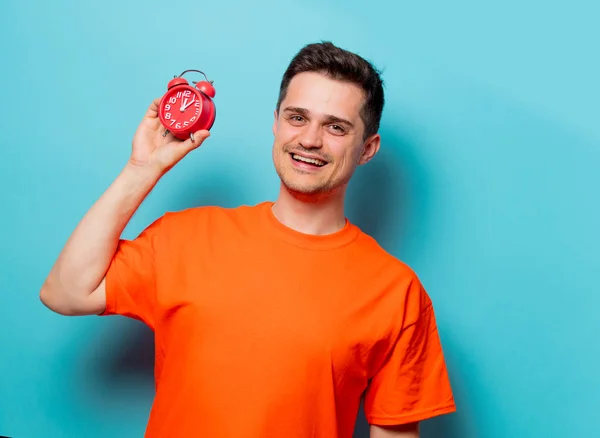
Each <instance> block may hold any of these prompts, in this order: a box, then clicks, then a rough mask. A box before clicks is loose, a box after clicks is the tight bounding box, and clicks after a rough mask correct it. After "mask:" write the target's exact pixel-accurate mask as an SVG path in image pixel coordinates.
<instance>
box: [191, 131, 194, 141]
mask: <svg viewBox="0 0 600 438" xmlns="http://www.w3.org/2000/svg"><path fill="white" fill-rule="evenodd" d="M190 140H192V143H194V133H193V132H192V133H190Z"/></svg>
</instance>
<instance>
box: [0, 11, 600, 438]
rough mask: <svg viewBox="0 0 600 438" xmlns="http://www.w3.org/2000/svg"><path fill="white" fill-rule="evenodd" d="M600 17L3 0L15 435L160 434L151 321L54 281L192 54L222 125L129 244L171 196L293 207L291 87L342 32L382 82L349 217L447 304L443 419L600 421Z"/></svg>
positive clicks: (172, 179) (3, 406) (6, 258)
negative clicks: (284, 201)
mask: <svg viewBox="0 0 600 438" xmlns="http://www.w3.org/2000/svg"><path fill="white" fill-rule="evenodd" d="M599 13H600V7H599V6H598V3H597V2H593V1H591V0H590V1H582V0H572V1H570V2H566V1H562V2H561V1H556V2H547V1H541V0H539V1H522V0H519V1H517V0H506V1H504V2H494V3H492V2H481V1H474V0H473V1H465V0H458V1H453V2H447V1H446V2H441V1H440V2H402V1H391V0H390V1H377V0H371V1H370V2H367V1H339V0H335V1H331V0H330V1H324V2H320V1H317V0H308V1H305V2H276V1H273V0H263V1H262V2H243V1H220V2H192V1H189V0H187V1H186V0H183V1H182V0H179V1H174V0H172V1H169V2H164V1H161V2H159V1H156V0H145V1H142V0H130V1H126V2H125V1H122V2H121V1H119V2H117V1H115V0H112V1H104V2H83V1H74V0H73V1H54V2H45V1H41V0H37V1H20V2H10V3H9V2H3V3H2V5H1V6H0V50H1V57H0V60H1V61H0V62H1V65H2V67H1V69H0V78H1V80H2V86H0V102H1V105H2V106H1V108H2V109H1V113H0V116H1V117H0V132H1V133H2V137H1V140H0V144H1V151H2V155H1V160H0V199H1V202H0V208H1V209H2V214H1V215H0V225H1V226H0V246H1V251H0V313H1V316H0V348H1V351H2V354H0V435H9V436H12V437H15V438H37V437H86V438H95V437H135V436H142V434H143V431H144V428H145V424H146V419H147V415H148V412H149V409H150V406H151V402H152V396H153V392H152V391H153V389H152V344H151V338H150V336H149V332H148V331H147V330H146V329H145V328H144V327H143V326H141V324H139V323H136V322H132V321H129V320H125V319H119V318H111V319H100V318H97V317H87V318H65V317H62V316H58V315H55V314H52V313H51V312H50V311H48V310H47V309H45V308H44V307H43V305H42V304H41V303H40V301H39V299H38V292H39V287H40V286H41V284H42V282H43V280H44V278H45V276H46V275H47V273H48V271H49V269H50V267H51V265H52V263H53V262H54V260H55V257H56V256H57V255H58V253H59V251H60V249H61V248H62V246H63V244H64V243H65V240H66V239H67V237H68V236H69V234H70V233H71V231H72V230H73V228H74V227H75V226H76V224H77V222H78V221H79V220H80V218H81V217H82V216H83V214H84V213H85V212H86V211H87V209H88V208H89V207H90V206H91V205H92V203H93V202H94V201H95V200H96V199H97V198H98V196H100V194H101V193H102V192H103V190H104V189H105V188H106V187H107V186H108V185H109V184H110V183H111V181H112V180H113V178H114V177H115V176H116V175H117V174H118V172H119V171H120V169H121V168H122V166H123V165H124V163H125V161H126V159H127V157H128V154H129V152H130V144H131V138H132V135H133V132H134V130H135V129H136V127H137V124H138V123H139V121H140V118H141V117H142V115H143V114H144V111H145V109H146V107H147V106H148V104H149V103H150V101H151V99H153V98H154V97H158V96H160V95H162V93H163V92H164V91H165V87H166V84H167V81H168V80H169V79H170V78H172V77H173V76H174V75H176V74H179V73H181V72H182V71H183V70H185V69H188V68H197V69H201V70H204V71H205V72H206V73H207V74H208V75H209V77H210V78H211V79H213V80H214V81H215V86H216V90H217V95H216V105H217V120H216V123H215V126H214V128H213V130H212V137H211V138H210V139H209V141H207V142H206V143H205V144H204V145H203V147H202V148H201V149H200V150H198V151H195V152H194V153H192V154H191V155H189V156H188V157H187V158H186V159H185V160H184V161H183V162H181V163H180V164H179V165H178V166H177V167H176V168H174V169H173V170H172V171H171V172H170V173H169V174H168V175H167V176H166V177H165V178H164V179H163V180H162V181H161V182H160V184H159V185H158V187H157V188H156V190H155V191H154V192H153V193H152V194H151V195H150V197H149V198H148V199H147V200H146V202H145V203H144V204H143V205H142V207H141V208H140V210H139V211H138V213H137V214H136V216H135V217H134V219H133V220H132V222H131V223H130V225H129V226H128V228H127V230H126V233H125V235H126V237H133V236H135V235H136V234H137V233H138V232H139V231H141V229H142V228H143V227H144V226H146V225H148V224H149V223H150V222H151V221H152V220H153V219H154V218H156V217H157V216H159V215H161V214H162V213H164V212H165V211H166V210H177V209H182V208H187V207H190V206H194V205H200V204H207V203H208V204H217V205H224V206H233V205H239V204H249V203H256V202H260V201H262V200H264V199H274V197H275V196H276V194H277V188H278V180H277V176H276V174H275V172H274V171H273V170H272V163H271V157H270V148H271V143H272V134H271V122H272V117H273V115H272V113H273V109H274V104H275V101H276V98H277V88H278V85H279V80H280V78H281V75H282V73H283V70H284V68H285V67H286V65H287V63H288V62H289V60H290V58H291V56H292V55H293V54H294V53H295V52H296V51H297V50H298V49H300V47H301V46H302V45H304V44H306V43H308V42H314V41H319V40H323V39H326V40H332V41H333V42H334V43H336V44H338V45H340V46H342V47H345V48H348V49H351V50H354V51H357V52H358V53H360V54H362V55H364V56H365V57H367V58H368V59H370V60H372V61H373V62H374V63H375V64H376V65H377V66H378V67H379V68H381V69H382V70H383V75H384V80H385V81H386V92H387V106H386V109H385V113H384V117H383V121H382V128H381V133H382V135H383V147H382V151H381V153H380V155H379V156H378V157H377V158H376V159H375V161H374V162H372V163H371V164H369V165H368V166H366V167H364V168H361V169H360V171H359V172H358V175H357V176H356V178H355V181H354V182H353V184H352V187H351V195H350V197H349V207H348V216H349V217H350V218H351V219H352V220H354V221H355V222H356V223H358V224H359V225H360V226H362V227H363V228H364V229H365V230H366V231H368V232H370V233H372V234H373V235H374V236H375V237H376V238H378V239H379V240H380V242H381V244H382V245H383V246H384V247H385V248H386V249H388V250H389V251H390V252H392V253H393V254H394V255H396V256H397V257H399V258H401V259H403V260H404V261H405V262H407V263H408V264H409V265H411V266H412V267H413V268H414V269H415V270H416V271H417V273H418V274H419V275H420V277H421V278H422V280H423V282H424V284H425V286H426V287H427V289H428V291H429V293H430V294H431V296H432V298H433V300H434V303H435V307H436V312H437V317H438V322H439V326H440V332H441V336H442V341H443V344H444V348H445V351H446V356H447V361H448V365H449V368H450V372H451V378H452V382H453V386H454V389H455V393H456V400H457V404H458V412H457V413H456V414H454V415H450V416H446V417H443V418H441V419H437V420H433V421H428V422H427V423H426V424H425V426H424V434H423V435H424V436H425V437H430V438H433V437H440V438H446V437H448V438H476V437H477V438H479V437H482V438H483V437H485V438H517V437H519V438H520V437H527V438H549V437H557V438H559V437H560V438H565V437H595V436H598V435H597V434H598V430H600V420H598V418H599V417H598V416H597V410H598V408H600V396H599V394H600V378H599V377H598V361H599V359H600V347H599V342H598V340H597V338H596V333H597V332H598V331H599V329H600V321H599V318H598V316H597V311H598V306H599V304H600V301H599V298H598V297H599V295H600V293H599V292H600V291H599V288H598V282H597V278H596V276H597V275H598V273H599V271H600V269H599V268H600V256H599V248H600V238H599V231H598V226H599V223H600V196H598V193H597V191H598V187H599V186H600V171H599V165H600V109H599V108H600V107H599V103H598V102H600V85H599V81H598V78H600V61H599V56H598V41H599V40H600V31H599V27H598V21H597V17H598V14H599ZM367 435H368V434H367V429H366V427H365V424H364V421H363V420H360V421H359V422H358V426H357V431H356V437H367Z"/></svg>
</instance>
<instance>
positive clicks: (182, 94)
mask: <svg viewBox="0 0 600 438" xmlns="http://www.w3.org/2000/svg"><path fill="white" fill-rule="evenodd" d="M192 71H193V72H198V73H201V74H202V75H203V76H204V77H205V78H206V81H201V82H192V83H193V84H195V87H194V86H191V85H189V83H188V81H187V80H186V79H184V78H183V77H182V76H183V75H184V74H185V73H188V72H192ZM214 97H215V89H214V87H213V85H212V81H209V80H208V78H207V77H206V75H205V74H204V73H202V72H201V71H200V70H186V71H184V72H183V73H181V74H180V75H179V76H175V77H174V78H173V79H171V80H170V81H169V83H168V85H167V92H166V93H165V95H164V96H163V97H162V99H161V100H160V103H159V105H158V117H159V119H160V122H161V123H162V124H163V126H164V127H165V128H166V131H165V132H164V134H163V137H165V136H166V135H167V134H168V133H169V132H171V134H173V136H175V137H176V138H178V139H180V140H185V139H186V138H191V139H192V141H194V132H196V131H199V130H201V129H206V130H209V129H210V128H212V126H213V123H214V122H215V116H216V108H215V103H214V102H213V100H212V99H213V98H214Z"/></svg>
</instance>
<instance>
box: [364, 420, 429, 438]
mask: <svg viewBox="0 0 600 438" xmlns="http://www.w3.org/2000/svg"><path fill="white" fill-rule="evenodd" d="M370 438H419V423H409V424H403V425H400V426H371V431H370Z"/></svg>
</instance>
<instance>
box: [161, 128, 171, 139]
mask: <svg viewBox="0 0 600 438" xmlns="http://www.w3.org/2000/svg"><path fill="white" fill-rule="evenodd" d="M168 133H169V130H168V129H165V132H163V135H162V136H163V137H166V136H167V134H168Z"/></svg>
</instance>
